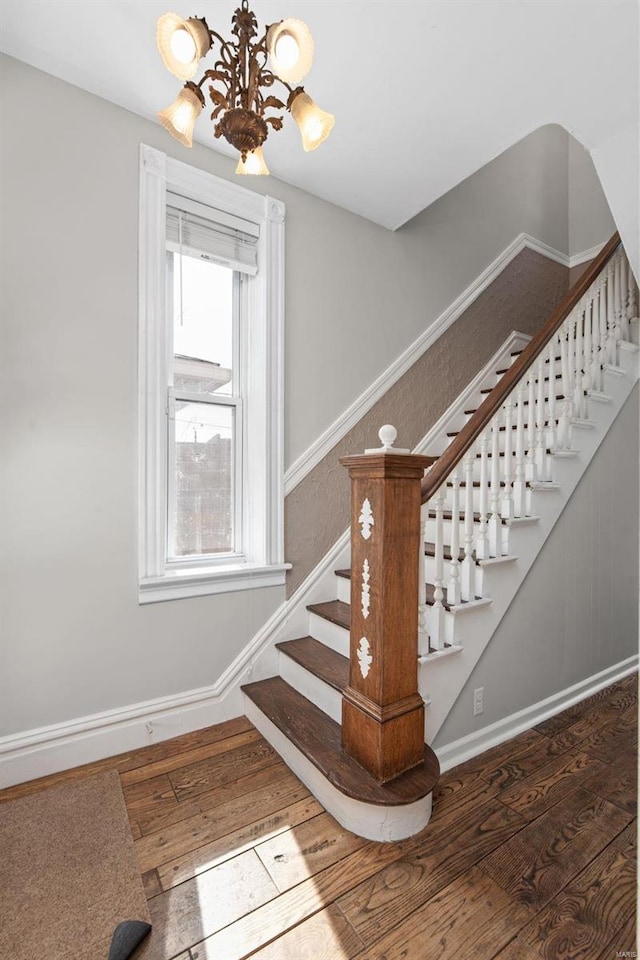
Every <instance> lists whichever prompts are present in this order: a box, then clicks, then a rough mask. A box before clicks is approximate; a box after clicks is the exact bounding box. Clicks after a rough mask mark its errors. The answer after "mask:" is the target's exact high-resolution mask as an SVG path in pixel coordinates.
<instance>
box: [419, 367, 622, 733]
mask: <svg viewBox="0 0 640 960" xmlns="http://www.w3.org/2000/svg"><path fill="white" fill-rule="evenodd" d="M638 401H639V388H638V386H637V385H636V387H635V388H634V390H633V392H632V393H631V395H630V397H629V399H628V400H627V402H626V404H625V405H624V407H623V409H622V410H621V412H620V414H619V415H618V417H617V419H616V421H615V423H614V424H613V426H612V427H611V429H610V430H609V433H608V434H607V436H606V437H605V439H604V440H603V442H602V444H601V446H600V448H599V449H598V451H597V453H596V455H595V457H594V458H593V460H592V461H591V463H590V465H589V467H588V468H587V470H586V472H585V474H584V476H583V477H582V480H581V481H580V483H579V484H578V486H577V488H576V490H575V492H574V494H573V497H572V498H571V500H570V501H569V503H568V504H567V506H566V507H565V509H564V511H563V512H562V514H561V516H560V518H559V520H558V522H557V523H556V525H555V527H554V528H553V530H552V531H551V533H550V535H549V537H548V539H547V541H546V543H545V545H544V547H543V548H542V550H541V551H540V553H539V555H538V557H537V558H536V560H535V562H534V564H533V566H532V567H531V570H530V571H529V574H528V576H527V577H526V579H525V581H524V583H523V584H522V586H521V587H520V590H519V591H518V593H517V595H516V597H515V599H514V601H513V603H512V604H511V606H510V607H509V609H508V610H507V613H506V614H505V616H504V618H503V620H502V622H501V623H500V625H499V627H498V629H497V630H496V632H495V634H494V636H493V638H492V640H491V643H490V644H489V646H488V647H487V649H486V650H485V652H484V654H483V655H482V657H481V658H480V660H479V661H478V663H477V665H476V667H475V669H474V671H473V673H472V674H471V676H470V677H469V679H468V681H467V683H466V684H465V686H464V689H463V690H462V692H461V694H460V696H459V698H458V700H457V701H456V703H455V705H454V707H453V710H452V711H451V713H450V714H449V716H448V717H447V719H446V720H445V722H444V724H443V725H442V727H441V729H440V731H439V732H438V735H437V737H436V739H435V744H434V746H437V747H443V746H445V745H446V744H448V743H452V742H453V741H454V740H458V739H459V738H460V737H464V736H466V735H467V734H469V733H472V732H475V731H478V730H481V729H482V728H483V727H485V726H488V725H489V724H491V723H495V722H496V721H497V720H501V719H503V718H504V717H508V716H510V715H511V714H513V713H516V712H517V711H518V710H523V709H524V708H525V707H527V706H530V705H531V704H534V703H538V702H539V701H540V700H544V699H545V698H546V697H549V696H551V694H554V693H557V692H558V691H560V690H564V689H565V688H566V687H570V686H571V685H572V684H574V683H577V682H578V681H580V680H584V679H585V678H587V677H590V676H592V675H593V674H596V673H598V672H600V671H601V670H604V669H605V668H606V667H609V666H612V665H613V664H615V663H619V662H620V661H622V660H625V659H627V657H631V656H633V655H634V654H636V653H637V652H638V458H639V450H638V429H639V417H638ZM477 687H484V713H483V714H482V716H480V717H474V716H473V691H474V690H475V689H476V688H477Z"/></svg>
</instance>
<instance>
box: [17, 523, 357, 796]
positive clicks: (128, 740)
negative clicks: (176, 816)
mask: <svg viewBox="0 0 640 960" xmlns="http://www.w3.org/2000/svg"><path fill="white" fill-rule="evenodd" d="M348 550H349V533H348V531H347V532H346V533H345V534H343V535H342V536H341V537H340V538H339V539H338V540H337V541H336V543H335V544H334V545H333V547H332V548H331V549H330V550H329V551H328V552H327V554H326V555H325V556H324V557H323V559H322V561H321V562H320V563H319V564H318V566H317V567H316V568H315V569H314V570H312V572H311V573H310V574H309V576H308V577H307V578H306V579H305V580H304V581H303V583H302V584H301V585H300V586H299V587H298V589H297V590H296V591H295V593H294V594H293V595H292V596H291V597H290V598H289V599H288V600H286V601H284V603H282V604H281V605H280V606H279V607H278V608H277V609H276V610H275V612H274V613H273V614H272V616H271V617H270V618H269V620H268V621H267V622H266V623H265V624H264V626H263V627H262V628H261V629H260V630H259V631H258V633H256V635H255V636H254V637H253V638H252V640H251V641H250V642H249V643H248V644H247V646H246V647H244V649H243V650H242V651H241V652H240V653H239V654H238V656H237V657H236V658H235V660H234V661H233V662H232V663H231V664H230V665H229V667H227V669H226V670H225V671H224V673H223V674H222V675H221V676H220V677H219V679H218V680H217V681H216V683H214V684H212V685H210V686H207V687H201V688H198V689H195V690H187V691H185V692H183V693H180V694H177V695H175V696H171V697H160V698H157V699H154V700H146V701H144V702H141V703H137V704H130V705H128V706H126V707H122V708H119V709H115V710H105V711H102V712H101V713H95V714H91V715H89V716H84V717H79V718H76V719H74V720H69V721H66V722H63V723H57V724H51V725H49V726H46V727H39V728H37V729H33V730H27V731H24V732H22V733H18V734H11V735H9V736H5V737H2V738H0V789H4V788H5V787H9V786H12V785H13V784H15V783H24V782H25V781H26V780H33V779H35V778H37V777H44V776H48V775H49V774H52V773H59V772H60V771H61V770H68V769H70V768H71V767H77V766H81V765H82V764H85V763H93V762H95V761H96V760H102V759H104V758H105V757H112V756H115V755H116V754H119V753H126V752H128V751H129V750H136V749H138V748H139V747H146V746H149V744H151V743H159V742H161V741H163V740H169V739H171V738H172V737H178V736H180V735H181V734H183V733H189V732H191V731H192V730H199V729H201V728H202V727H207V726H210V725H211V724H214V723H221V722H222V721H223V720H228V719H230V718H231V717H237V716H240V714H242V712H243V703H242V696H241V693H240V686H241V684H242V683H248V682H249V681H250V680H260V679H263V678H265V677H267V676H271V675H272V674H274V673H277V663H278V661H277V651H276V650H275V643H276V642H277V641H278V640H284V639H291V636H292V635H293V634H292V632H293V633H295V631H296V630H299V631H300V633H299V635H303V634H305V633H306V632H307V631H306V626H307V623H306V621H307V620H308V614H307V612H306V606H307V604H309V603H313V602H319V601H321V600H326V598H327V596H328V595H329V593H328V592H327V591H331V590H332V589H335V586H334V569H335V568H336V567H337V566H342V565H344V563H345V562H346V561H345V556H348Z"/></svg>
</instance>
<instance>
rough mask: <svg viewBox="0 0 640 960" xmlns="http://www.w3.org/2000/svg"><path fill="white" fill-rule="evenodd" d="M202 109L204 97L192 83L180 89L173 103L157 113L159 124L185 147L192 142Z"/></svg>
mask: <svg viewBox="0 0 640 960" xmlns="http://www.w3.org/2000/svg"><path fill="white" fill-rule="evenodd" d="M203 107H204V97H203V96H202V94H201V93H200V91H199V89H198V88H197V87H196V86H195V85H194V84H192V83H187V84H185V86H184V87H183V88H182V90H181V91H180V93H179V94H178V96H177V97H176V99H175V100H174V102H173V103H172V104H171V106H170V107H167V108H166V110H161V111H160V112H159V113H158V119H159V120H160V123H161V124H162V126H163V127H164V128H165V130H168V131H169V133H170V134H171V136H172V137H175V138H176V140H178V141H179V142H180V143H182V144H183V145H184V146H185V147H190V146H191V144H192V142H193V128H194V126H195V122H196V120H197V119H198V117H199V116H200V114H201V112H202V108H203Z"/></svg>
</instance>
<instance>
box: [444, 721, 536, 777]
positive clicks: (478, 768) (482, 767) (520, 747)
mask: <svg viewBox="0 0 640 960" xmlns="http://www.w3.org/2000/svg"><path fill="white" fill-rule="evenodd" d="M546 740H547V738H546V737H545V736H543V734H541V733H539V732H538V731H537V730H534V729H531V730H526V731H525V732H524V733H521V734H520V735H519V736H517V737H514V738H513V739H511V740H506V741H505V742H504V743H499V744H498V745H497V746H495V747H491V748H490V749H489V750H485V751H484V752H483V753H480V754H478V756H477V757H472V758H471V760H465V762H464V763H459V764H458V765H457V766H456V767H453V768H452V769H451V770H448V771H447V773H445V774H442V776H441V777H440V780H441V781H442V780H443V779H445V778H447V777H448V776H449V775H453V776H454V777H457V778H465V777H470V776H479V777H483V779H486V774H488V773H490V772H491V771H492V770H495V769H496V768H497V767H499V766H500V765H501V764H503V763H504V762H505V761H506V760H510V759H512V758H513V757H516V756H520V754H522V753H526V752H527V751H528V750H530V749H531V748H532V747H535V746H538V745H539V744H541V743H545V742H546Z"/></svg>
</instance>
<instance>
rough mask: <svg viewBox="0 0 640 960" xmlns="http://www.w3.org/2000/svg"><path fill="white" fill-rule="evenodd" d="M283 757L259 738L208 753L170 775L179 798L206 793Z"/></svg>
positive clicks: (183, 798) (180, 799)
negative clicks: (211, 754)
mask: <svg viewBox="0 0 640 960" xmlns="http://www.w3.org/2000/svg"><path fill="white" fill-rule="evenodd" d="M279 762H280V757H279V756H278V754H277V753H276V752H275V750H274V749H273V747H271V746H269V744H268V743H267V741H266V740H263V739H262V738H260V739H259V740H256V741H255V742H253V743H249V744H246V745H245V746H239V747H236V748H235V749H233V750H228V751H226V752H225V753H223V754H222V755H221V756H215V757H208V758H207V759H206V760H201V761H200V762H199V763H194V764H191V765H190V766H187V767H181V768H180V769H178V770H175V771H173V772H172V773H171V774H170V775H169V779H170V780H171V783H172V785H173V789H174V790H175V794H176V796H177V798H178V801H179V802H182V801H183V800H189V799H191V798H192V797H197V796H198V795H199V794H201V793H207V791H209V790H213V789H214V788H216V787H221V786H223V784H225V783H231V781H232V780H236V779H237V778H238V777H242V776H244V775H245V774H246V773H247V772H248V771H249V770H261V769H262V768H263V767H268V766H270V765H271V764H272V763H279Z"/></svg>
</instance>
